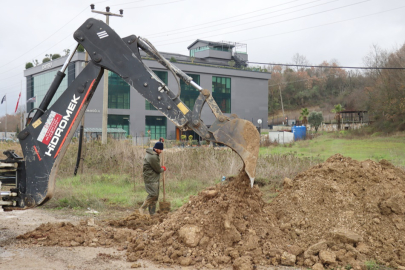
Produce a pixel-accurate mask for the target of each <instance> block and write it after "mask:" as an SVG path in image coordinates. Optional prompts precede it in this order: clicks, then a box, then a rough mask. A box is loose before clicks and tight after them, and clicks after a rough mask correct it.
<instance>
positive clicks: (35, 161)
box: [0, 18, 260, 210]
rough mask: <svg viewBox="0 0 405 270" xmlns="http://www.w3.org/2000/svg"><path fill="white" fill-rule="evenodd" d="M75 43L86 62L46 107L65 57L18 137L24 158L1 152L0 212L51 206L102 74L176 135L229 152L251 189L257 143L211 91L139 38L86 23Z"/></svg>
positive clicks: (99, 23) (93, 21)
mask: <svg viewBox="0 0 405 270" xmlns="http://www.w3.org/2000/svg"><path fill="white" fill-rule="evenodd" d="M73 37H74V39H75V40H76V41H77V42H78V44H77V46H79V45H82V46H83V47H84V48H85V49H86V51H87V52H88V53H89V55H90V57H91V61H90V62H89V63H88V65H87V66H86V67H85V68H84V69H83V71H82V72H81V73H80V74H79V76H78V77H77V78H76V79H75V80H74V81H73V82H72V83H71V84H70V85H69V87H68V88H67V89H66V90H65V91H64V92H63V93H62V95H61V96H60V97H59V98H58V99H57V100H56V101H55V103H54V104H53V105H52V106H49V104H50V102H51V100H52V98H53V96H54V95H55V93H56V90H57V89H58V87H59V85H60V83H61V82H62V79H63V78H64V76H65V73H64V72H65V71H66V68H67V65H68V64H69V62H70V60H71V59H72V57H73V54H74V52H75V51H76V48H77V47H76V48H75V49H73V50H72V51H71V52H72V53H71V55H70V56H69V57H68V58H67V60H66V62H65V64H64V65H63V67H62V69H61V70H60V71H59V72H58V73H57V75H56V77H55V80H54V81H53V83H52V85H51V86H50V88H49V90H48V92H47V94H46V95H45V97H44V99H43V100H42V102H41V104H40V106H39V108H36V109H35V110H34V111H35V114H34V116H33V117H32V119H31V121H30V123H29V124H28V125H27V126H26V127H25V129H23V130H22V131H21V132H20V133H19V134H18V139H19V141H20V144H21V148H22V151H23V155H24V156H23V157H19V156H18V155H16V154H15V153H14V152H13V151H5V152H4V154H5V155H6V157H7V158H6V159H3V160H0V181H1V182H4V183H6V182H7V185H11V186H12V187H11V188H9V190H8V191H4V192H2V193H1V194H0V195H1V196H0V197H1V199H0V206H3V208H4V209H6V210H13V209H27V208H32V207H35V206H39V205H42V204H44V203H45V202H46V201H48V200H49V199H50V198H52V196H53V192H54V189H55V178H56V173H57V170H58V166H59V164H60V162H61V160H62V158H63V156H64V154H65V152H66V150H67V147H68V145H69V142H70V140H71V139H72V137H73V134H74V132H75V131H76V129H77V128H78V125H79V123H80V120H81V118H82V117H83V115H84V112H85V111H86V108H87V106H88V104H89V102H90V100H91V98H92V96H93V94H94V91H95V90H96V87H97V85H98V83H99V82H100V79H101V77H102V75H103V73H104V70H105V69H107V70H110V71H113V72H114V73H116V74H118V75H119V76H120V77H121V78H122V79H123V80H125V81H126V82H127V83H128V84H129V85H130V86H132V87H133V88H134V89H135V90H137V91H138V92H139V93H140V94H141V95H142V96H143V97H144V98H145V99H147V100H148V101H149V102H150V103H151V104H152V105H153V106H154V107H155V108H156V109H158V110H159V111H160V112H161V113H162V114H163V115H165V116H166V117H167V118H168V119H169V120H170V121H172V122H173V123H174V124H175V125H176V126H177V127H179V128H180V129H182V130H193V131H195V132H196V133H197V134H199V135H200V136H201V138H203V139H205V140H207V141H210V142H215V143H222V144H224V145H226V146H228V147H230V148H231V149H232V150H234V151H235V152H236V153H237V154H238V155H239V156H240V157H241V159H242V160H243V162H244V170H245V171H246V173H247V175H248V176H249V178H250V182H251V185H252V186H253V182H254V178H255V172H256V162H257V158H258V153H259V144H260V135H259V133H258V132H257V130H256V127H255V126H254V125H253V124H252V123H251V122H249V121H246V120H243V119H239V118H238V117H237V116H235V115H231V116H226V115H224V114H223V113H222V112H221V110H220V108H219V106H218V105H217V103H216V102H215V100H214V98H213V97H212V94H211V92H210V91H209V90H207V89H203V88H202V87H201V86H199V85H197V84H196V83H195V82H194V81H193V80H192V78H191V77H189V76H188V75H186V74H185V73H184V72H182V71H181V70H180V69H178V68H177V67H176V66H174V65H173V64H172V63H170V62H169V61H167V60H166V59H165V58H164V57H163V56H161V55H160V53H159V52H158V51H157V50H156V48H155V47H154V46H153V45H152V44H151V43H150V42H149V41H148V40H147V39H145V38H142V37H137V36H135V35H131V36H128V37H125V38H121V37H120V36H119V35H118V34H117V33H116V32H115V31H114V30H112V29H111V28H110V27H109V26H108V25H107V24H105V23H104V22H102V21H100V20H96V19H92V18H91V19H88V20H86V21H85V22H84V23H83V24H82V25H81V26H80V27H79V28H78V29H77V30H76V31H75V33H74V35H73ZM139 50H143V51H144V52H146V53H147V54H148V55H149V56H150V57H152V58H154V59H156V60H157V61H158V62H159V63H161V64H162V65H163V66H164V67H166V68H167V69H168V70H169V71H170V72H172V73H173V74H174V75H175V76H174V77H175V78H176V79H177V80H179V79H181V80H183V81H184V82H185V83H187V84H189V85H192V86H193V87H195V88H196V89H197V90H198V91H199V92H200V94H199V96H198V98H197V99H196V101H195V104H194V108H193V110H190V109H189V108H188V107H187V106H186V105H185V104H184V103H183V102H182V101H181V99H180V91H181V90H180V87H179V90H178V92H177V93H176V94H175V93H174V92H173V91H171V90H170V89H169V88H168V86H167V85H165V84H164V83H163V82H162V81H161V80H160V79H159V78H158V77H157V76H156V74H155V73H153V71H152V70H150V69H149V68H148V67H147V66H146V65H145V64H144V63H143V62H142V59H141V56H140V53H139ZM179 85H180V84H179ZM205 104H208V106H209V107H210V109H211V111H212V112H213V114H214V115H215V118H216V120H215V121H214V123H212V124H211V126H210V127H209V128H208V127H207V126H206V125H205V124H204V122H203V121H202V120H201V110H202V108H203V106H204V105H205ZM30 114H31V112H30V113H29V115H30Z"/></svg>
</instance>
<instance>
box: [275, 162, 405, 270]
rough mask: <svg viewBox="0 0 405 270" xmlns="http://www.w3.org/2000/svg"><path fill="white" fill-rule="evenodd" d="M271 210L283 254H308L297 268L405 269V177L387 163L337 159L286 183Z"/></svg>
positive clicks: (302, 256)
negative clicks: (372, 264)
mask: <svg viewBox="0 0 405 270" xmlns="http://www.w3.org/2000/svg"><path fill="white" fill-rule="evenodd" d="M267 209H272V211H273V212H274V214H275V215H276V218H277V220H278V227H279V228H280V229H281V230H282V232H283V233H284V234H283V237H284V239H283V242H284V243H285V245H284V246H283V247H282V248H284V249H286V248H287V247H288V245H293V244H294V245H297V246H300V247H302V248H304V250H305V252H304V253H303V254H301V255H300V256H299V257H297V261H296V263H297V264H299V265H301V264H304V265H305V266H311V265H313V264H315V263H322V264H323V265H326V266H334V265H336V264H339V265H351V266H354V265H361V264H362V262H364V261H366V260H370V259H375V260H377V261H378V262H380V263H383V264H387V265H390V266H394V267H400V266H405V245H404V243H405V219H404V214H405V173H404V171H403V170H401V169H398V168H395V167H394V166H393V165H391V164H390V163H388V162H387V161H381V162H379V163H376V162H373V161H370V160H366V161H362V162H359V161H355V160H352V159H350V158H346V157H343V156H341V155H334V156H332V157H331V158H329V159H328V160H327V161H326V162H325V163H322V164H319V165H317V166H315V167H313V168H311V169H310V170H308V171H306V172H303V173H301V174H299V175H297V177H296V178H295V179H294V180H292V181H291V180H288V179H287V181H285V183H284V190H283V192H282V193H281V194H280V195H279V196H278V197H277V198H276V199H275V200H274V201H273V202H272V203H271V204H270V205H269V207H268V208H267ZM274 240H275V241H274ZM274 240H273V239H271V240H270V242H271V243H272V244H273V245H274V244H276V243H280V241H279V240H280V239H277V238H276V239H274Z"/></svg>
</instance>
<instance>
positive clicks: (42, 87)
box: [27, 69, 68, 115]
mask: <svg viewBox="0 0 405 270" xmlns="http://www.w3.org/2000/svg"><path fill="white" fill-rule="evenodd" d="M57 72H58V70H56V69H55V70H50V71H48V72H46V73H42V74H39V75H34V76H33V77H32V81H31V89H30V91H31V93H27V95H28V94H30V95H29V96H31V97H33V96H36V101H35V102H33V104H32V105H31V106H32V108H38V107H39V105H40V104H41V102H42V100H43V99H44V97H45V95H46V93H47V92H48V89H49V87H50V86H51V84H52V82H53V80H54V79H55V76H56V73H57ZM67 87H68V84H67V76H65V78H63V80H62V82H61V84H60V86H59V88H58V90H57V91H56V93H55V95H54V96H53V98H52V100H51V103H49V106H48V108H49V107H51V106H52V105H53V104H54V103H55V101H56V100H57V99H58V98H59V97H60V96H61V95H62V93H63V92H65V90H66V88H67ZM27 99H28V98H27ZM29 104H30V103H29ZM32 115H33V114H32Z"/></svg>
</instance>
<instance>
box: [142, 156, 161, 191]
mask: <svg viewBox="0 0 405 270" xmlns="http://www.w3.org/2000/svg"><path fill="white" fill-rule="evenodd" d="M163 171H164V170H163V168H161V167H160V158H159V155H158V154H157V153H156V152H155V151H153V149H152V148H148V149H146V156H145V158H144V160H143V179H144V181H145V184H147V183H156V182H159V179H160V174H161V173H162V172H163Z"/></svg>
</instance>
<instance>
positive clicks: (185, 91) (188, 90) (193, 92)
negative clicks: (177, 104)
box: [180, 74, 200, 110]
mask: <svg viewBox="0 0 405 270" xmlns="http://www.w3.org/2000/svg"><path fill="white" fill-rule="evenodd" d="M187 75H188V76H190V77H191V78H193V81H194V82H195V83H196V84H198V85H199V84H200V75H197V74H187ZM180 87H181V94H180V99H181V100H182V101H183V102H184V104H186V106H187V107H189V108H190V110H193V108H194V103H195V100H196V99H197V97H198V96H199V95H200V92H199V91H198V90H197V89H195V88H194V87H193V86H191V85H187V84H186V83H185V82H183V80H180Z"/></svg>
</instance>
